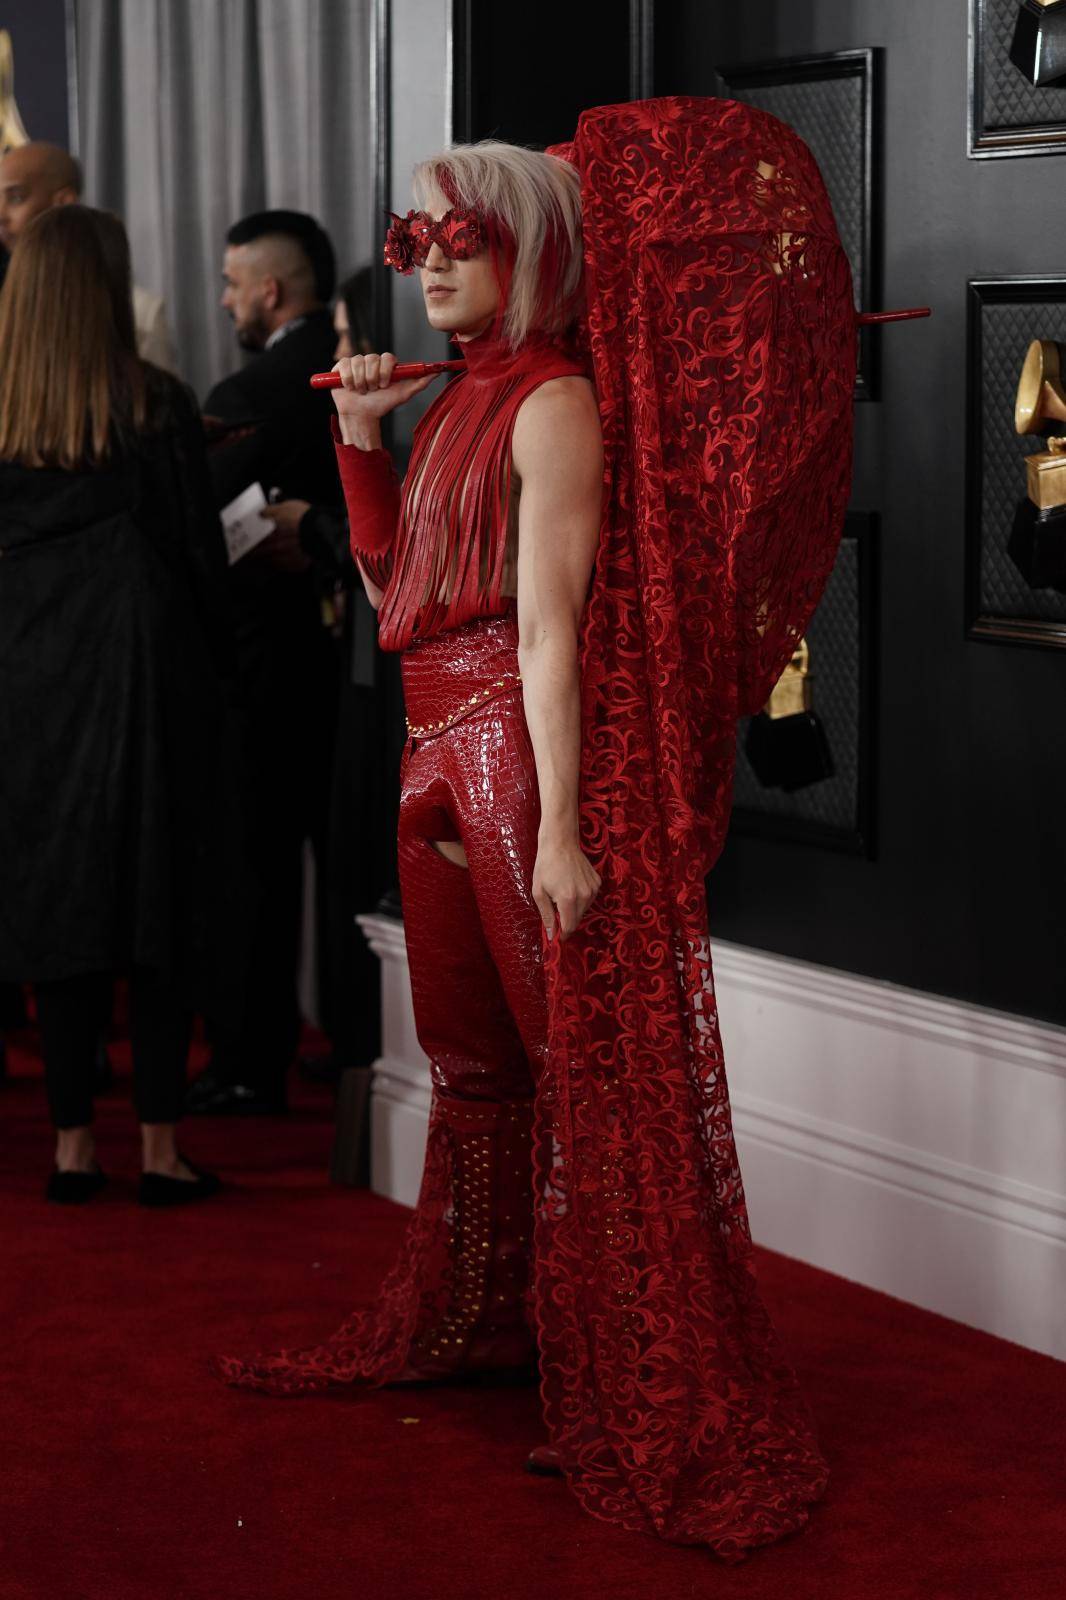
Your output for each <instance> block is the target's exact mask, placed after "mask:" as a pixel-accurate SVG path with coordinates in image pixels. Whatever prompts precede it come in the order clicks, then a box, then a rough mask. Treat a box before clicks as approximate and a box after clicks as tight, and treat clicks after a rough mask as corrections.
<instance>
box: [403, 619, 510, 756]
mask: <svg viewBox="0 0 1066 1600" xmlns="http://www.w3.org/2000/svg"><path fill="white" fill-rule="evenodd" d="M400 670H401V673H402V675H403V694H404V703H405V706H406V711H407V732H408V736H409V737H411V738H414V739H428V738H432V737H433V735H434V734H438V733H444V732H445V730H446V729H448V728H451V727H454V725H455V724H456V723H457V722H461V721H462V720H463V719H464V718H465V717H469V716H473V714H474V712H475V711H478V710H480V709H481V707H482V706H485V705H488V704H490V703H491V702H492V701H493V700H498V699H499V698H500V697H501V696H503V695H508V694H514V693H515V692H516V691H518V690H520V689H521V685H522V675H521V673H520V672H519V670H518V621H517V616H516V613H515V609H514V607H513V605H512V607H511V608H510V609H509V610H508V611H506V612H505V613H504V614H503V615H502V616H496V617H477V618H475V619H474V620H473V621H472V622H465V623H463V624H462V626H461V627H458V628H449V629H448V630H447V631H446V632H444V633H438V634H434V635H433V637H432V638H430V639H420V640H416V641H415V643H414V644H413V645H411V646H410V647H409V648H408V649H407V650H405V651H404V652H403V654H402V656H401V657H400Z"/></svg>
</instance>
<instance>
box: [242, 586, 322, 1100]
mask: <svg viewBox="0 0 1066 1600" xmlns="http://www.w3.org/2000/svg"><path fill="white" fill-rule="evenodd" d="M297 600H299V604H297V603H296V602H294V603H293V605H292V608H291V610H282V611H280V612H279V613H278V616H277V617H275V618H274V619H273V621H270V622H268V623H264V625H263V627H262V628H261V629H260V631H258V632H252V633H251V635H250V638H249V640H248V641H247V642H246V644H245V646H244V647H243V649H242V652H241V659H240V687H241V694H242V699H243V706H244V715H243V719H242V738H243V761H244V810H245V821H246V829H247V832H246V847H247V852H248V861H249V866H250V868H251V873H252V878H253V891H252V894H253V909H252V917H251V929H250V944H249V952H248V978H247V983H246V989H245V1003H244V1014H243V1017H241V1018H240V1019H237V1021H236V1022H235V1023H230V1024H221V1023H219V1022H218V1021H217V1020H216V1019H215V1018H211V1019H210V1021H211V1039H212V1046H213V1048H212V1066H213V1067H214V1069H215V1072H216V1074H217V1075H218V1076H219V1077H220V1078H223V1079H228V1080H230V1081H231V1082H234V1083H243V1084H248V1085H250V1086H251V1087H253V1088H257V1089H260V1090H262V1091H263V1092H264V1093H265V1094H267V1095H271V1096H278V1097H283V1096H284V1093H285V1078H286V1073H287V1072H288V1069H289V1067H290V1066H291V1064H292V1062H293V1060H294V1058H295V1055H296V1048H297V1044H298V1041H299V1037H300V1010H299V1004H298V998H297V965H298V959H299V948H300V928H301V920H302V905H303V850H304V841H305V840H310V842H311V844H312V847H313V849H314V852H315V866H316V873H317V878H318V883H319V885H320V892H321V886H324V885H325V884H326V883H327V882H328V875H329V868H328V866H327V860H326V850H325V835H326V821H327V813H328V804H329V787H330V769H331V764H332V757H333V740H334V731H335V727H336V720H337V694H338V688H339V676H340V663H339V660H338V652H337V647H336V644H335V641H334V640H332V639H331V638H330V636H329V635H328V634H327V633H326V632H325V630H324V629H323V627H322V624H321V620H320V613H319V609H318V607H319V603H318V600H317V598H316V597H315V596H314V594H313V593H311V592H308V593H307V594H304V595H303V597H302V599H300V596H299V595H298V596H297ZM309 608H310V609H309Z"/></svg>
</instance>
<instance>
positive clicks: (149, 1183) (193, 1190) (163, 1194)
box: [137, 1156, 222, 1206]
mask: <svg viewBox="0 0 1066 1600" xmlns="http://www.w3.org/2000/svg"><path fill="white" fill-rule="evenodd" d="M182 1160H183V1161H185V1157H184V1156H182ZM185 1165H186V1166H187V1167H192V1170H193V1171H194V1172H195V1174H196V1177H195V1178H168V1177H167V1176H166V1175H165V1174H164V1173H162V1172H142V1173H141V1182H140V1187H139V1188H138V1190H137V1200H138V1202H139V1203H140V1204H141V1205H142V1206H187V1205H190V1204H191V1203H192V1202H193V1201H194V1200H210V1198H211V1196H212V1195H214V1194H217V1193H218V1191H219V1190H220V1189H221V1187H222V1179H221V1178H220V1177H219V1176H218V1174H217V1173H215V1172H204V1171H202V1170H201V1168H199V1167H193V1165H192V1162H191V1161H185Z"/></svg>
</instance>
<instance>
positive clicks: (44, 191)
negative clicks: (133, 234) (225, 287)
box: [0, 140, 176, 372]
mask: <svg viewBox="0 0 1066 1600" xmlns="http://www.w3.org/2000/svg"><path fill="white" fill-rule="evenodd" d="M81 187H82V176H81V167H80V165H79V164H78V162H77V161H75V159H74V157H73V156H72V155H70V154H69V153H68V152H67V151H66V150H63V149H61V148H60V146H59V145H57V144H45V143H44V142H43V141H40V140H35V141H33V142H32V143H30V144H20V145H15V147H14V148H13V149H11V150H8V151H6V152H5V153H4V155H2V156H0V244H2V245H3V247H4V249H5V250H7V251H11V250H13V249H14V248H15V245H16V243H17V242H18V239H19V238H20V236H21V235H22V233H23V232H24V231H25V229H26V228H27V227H28V226H29V224H30V223H31V222H32V221H33V219H34V217H39V216H40V214H41V212H42V211H48V210H49V209H50V208H51V207H52V206H69V205H74V204H75V203H76V202H77V201H78V200H80V199H81ZM4 266H5V267H6V258H5V261H4ZM0 281H2V274H0ZM133 322H134V327H135V328H136V330H137V349H138V351H139V353H140V355H141V356H142V357H143V359H144V360H145V361H152V362H154V363H155V365H156V366H157V367H165V368H166V369H167V370H168V371H169V372H173V371H174V370H175V366H176V362H175V359H174V345H173V341H172V339H171V337H170V328H169V326H168V324H167V318H166V311H165V309H164V307H163V302H162V300H161V299H160V297H159V296H158V295H157V294H152V293H151V291H150V290H148V289H144V288H142V287H141V285H140V284H134V286H133Z"/></svg>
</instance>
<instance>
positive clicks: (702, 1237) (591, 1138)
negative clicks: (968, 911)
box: [535, 99, 856, 1559]
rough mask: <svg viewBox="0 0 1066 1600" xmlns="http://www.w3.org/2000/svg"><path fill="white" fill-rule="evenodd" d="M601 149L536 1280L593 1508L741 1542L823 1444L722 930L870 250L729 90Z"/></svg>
mask: <svg viewBox="0 0 1066 1600" xmlns="http://www.w3.org/2000/svg"><path fill="white" fill-rule="evenodd" d="M552 153H553V154H557V155H560V156H563V157H564V158H565V159H567V160H569V161H571V162H572V163H573V164H574V165H575V166H576V168H577V170H578V171H579V173H580V175H581V185H582V208H583V231H584V247H585V284H586V294H587V318H588V337H589V344H590V348H591V353H592V361H593V367H594V376H595V382H596V386H597V391H598V395H599V403H600V414H601V418H602V422H603V432H604V446H605V452H606V470H607V475H608V485H609V495H608V498H607V512H606V518H605V522H604V526H603V531H602V535H601V542H600V547H599V553H598V557H597V562H596V569H595V574H594V579H593V584H592V590H591V594H590V597H589V601H588V605H587V607H586V610H585V614H584V618H583V624H582V637H581V678H582V763H581V827H582V838H583V844H584V847H585V849H586V851H587V853H588V854H589V856H590V857H591V858H592V860H593V861H594V863H595V864H596V866H597V867H598V869H599V870H600V872H601V874H602V877H603V880H604V881H603V888H602V890H601V892H600V894H599V896H598V897H597V899H596V901H595V902H594V904H593V906H592V908H591V910H590V911H589V913H588V914H587V915H586V918H585V920H584V921H583V923H582V924H581V926H580V928H579V929H578V931H577V933H576V934H575V935H574V936H573V937H572V938H571V939H570V940H568V941H566V942H565V943H559V942H554V943H553V944H552V945H551V946H550V947H549V950H548V954H547V958H546V971H547V982H548V998H549V1016H550V1030H551V1031H550V1049H549V1064H548V1071H547V1077H546V1081H545V1083H544V1085H543V1087H542V1091H541V1093H540V1095H539V1096H538V1114H539V1129H538V1137H537V1142H536V1150H537V1152H538V1156H539V1162H540V1165H539V1171H538V1177H537V1183H536V1187H535V1194H536V1196H537V1202H538V1215H537V1224H536V1235H535V1240H536V1249H535V1273H536V1284H535V1288H536V1292H535V1305H536V1308H537V1314H538V1318H539V1332H540V1345H541V1365H542V1374H543V1380H542V1384H543V1396H544V1404H545V1415H546V1420H547V1424H548V1428H549V1431H550V1434H551V1438H552V1440H553V1442H554V1443H555V1445H556V1446H557V1447H558V1449H559V1450H560V1452H561V1454H562V1457H563V1461H564V1463H565V1466H566V1470H567V1474H568V1477H569V1479H570V1482H571V1484H572V1486H573V1488H574V1490H575V1491H576V1493H577V1494H578V1496H579V1498H580V1499H581V1500H582V1502H583V1503H584V1505H585V1506H586V1507H587V1508H588V1509H589V1510H590V1511H593V1512H595V1513H597V1514H598V1515H600V1516H603V1517H607V1518H610V1519H611V1520H612V1521H615V1522H619V1523H622V1524H624V1525H625V1526H627V1527H633V1528H644V1529H649V1530H650V1529H654V1530H655V1531H656V1532H657V1533H659V1534H660V1535H662V1536H663V1537H665V1538H668V1539H672V1540H677V1541H680V1542H705V1543H707V1544H708V1545H710V1546H711V1547H712V1548H713V1549H714V1550H715V1551H716V1552H717V1553H718V1554H719V1555H721V1556H723V1557H726V1558H727V1559H731V1558H735V1557H737V1556H739V1555H742V1554H743V1553H744V1552H745V1551H747V1550H748V1549H750V1548H751V1547H753V1546H755V1545H758V1544H761V1543H764V1542H766V1541H768V1540H771V1539H774V1538H777V1537H778V1536H780V1535H781V1534H782V1533H786V1532H788V1531H789V1530H790V1529H792V1528H795V1527H797V1526H799V1525H800V1524H801V1523H802V1522H803V1521H804V1520H805V1519H806V1515H807V1511H806V1508H807V1506H808V1504H809V1503H810V1502H811V1501H812V1500H814V1499H815V1498H816V1497H817V1496H818V1495H819V1494H820V1493H821V1492H822V1489H823V1487H824V1485H825V1482H826V1476H827V1472H826V1467H825V1463H824V1461H823V1460H822V1458H821V1456H820V1454H819V1451H818V1448H817V1445H816V1442H815V1439H814V1436H813V1432H812V1429H811V1425H810V1419H809V1416H808V1413H807V1410H806V1407H805V1405H804V1402H803V1400H802V1398H801V1396H800V1395H799V1393H798V1390H797V1387H796V1384H795V1380H794V1378H793V1375H792V1372H791V1370H790V1369H789V1366H788V1365H787V1363H786V1361H785V1360H784V1358H783V1356H782V1353H781V1350H780V1348H779V1345H778V1342H777V1339H776V1336H775V1334H774V1330H773V1328H772V1327H771V1325H770V1322H769V1319H768V1317H767V1315H766V1312H765V1310H764V1308H763V1306H762V1303H761V1301H760V1299H759V1297H758V1294H757V1291H756V1288H755V1284H754V1280H753V1277H752V1273H751V1269H750V1260H751V1239H750V1234H749V1229H748V1221H747V1212H746V1207H745V1201H744V1192H743V1187H742V1184H741V1177H740V1171H739V1168H738V1164H737V1157H736V1150H735V1147H734V1143H733V1135H732V1128H731V1119H730V1111H729V1101H728V1092H727V1087H726V1079H725V1072H724V1066H723V1058H722V1046H721V1039H720V1035H719V1029H718V1018H717V1013H716V1008H715V998H714V988H713V981H712V973H711V957H710V948H709V943H708V926H707V901H706V892H705V881H704V880H705V877H706V874H707V872H708V870H709V869H710V867H711V865H712V864H713V862H714V860H715V858H716V857H717V855H718V853H719V851H720V850H721V847H722V844H723V842H724V839H725V834H726V829H727V826H728V820H729V810H730V799H731V788H732V776H733V762H734V750H735V741H736V724H737V717H738V715H740V714H742V713H744V712H750V711H754V710H757V709H759V708H760V707H761V706H762V704H763V703H764V702H765V700H766V698H767V696H768V694H769V691H770V689H771V687H772V685H773V684H774V682H775V681H776V679H777V678H778V677H779V676H780V673H781V672H782V670H783V669H784V666H785V664H786V662H787V660H788V658H789V656H790V654H791V652H792V649H793V646H794V644H795V642H796V641H797V640H798V638H799V637H800V635H801V634H802V632H803V629H804V627H805V626H806V624H807V621H808V619H809V617H810V615H811V613H812V611H813V609H814V606H815V604H816V602H817V600H818V597H819V595H820V594H821V591H822V588H823V586H824V583H825V580H826V578H827V577H828V574H829V571H830V569H831V567H832V564H833V560H834V556H835V553H836V549H837V544H838V541H839V537H840V532H841V528H842V524H843V516H844V510H845V506H846V502H847V497H848V490H849V484H850V478H851V439H852V411H851V407H852V390H853V384H854V376H855V354H856V339H855V320H854V306H853V300H852V288H851V275H850V271H849V267H848V262H847V259H846V257H845V255H844V252H843V250H842V248H841V245H840V241H839V239H838V237H837V232H836V228H835V225H834V221H833V216H832V211H831V207H830V204H829V199H828V196H827V194H826V191H825V187H824V184H823V183H822V180H821V177H820V175H819V173H818V170H817V167H816V165H815V162H814V160H813V158H812V156H811V154H810V152H809V151H808V150H807V148H806V146H805V145H804V144H803V142H802V140H800V139H799V138H798V136H797V135H796V134H794V133H793V132H792V131H791V130H790V129H788V128H787V127H785V126H784V125H783V124H782V123H780V122H779V121H777V120H776V119H775V118H773V117H771V116H769V115H767V114H766V113H764V112H761V111H758V110H755V109H753V108H751V107H748V106H744V105H740V104H738V103H736V102H732V101H728V100H701V99H670V100H651V101H645V102H638V103H633V104H628V105H620V106H608V107H602V108H599V109H597V110H595V111H590V112H586V113H585V114H584V116H582V118H581V120H580V122H579V125H578V130H577V134H576V137H575V139H574V142H573V144H572V145H570V146H564V147H558V148H557V149H556V150H555V151H553V152H552Z"/></svg>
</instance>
